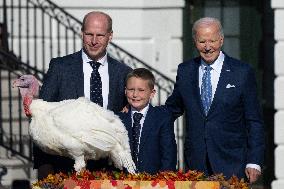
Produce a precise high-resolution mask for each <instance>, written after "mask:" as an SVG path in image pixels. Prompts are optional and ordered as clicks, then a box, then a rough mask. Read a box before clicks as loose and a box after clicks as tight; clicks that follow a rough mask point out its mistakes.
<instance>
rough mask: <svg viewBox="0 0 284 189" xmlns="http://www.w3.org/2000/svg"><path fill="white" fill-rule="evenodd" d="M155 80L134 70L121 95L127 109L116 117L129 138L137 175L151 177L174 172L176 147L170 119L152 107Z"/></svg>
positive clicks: (162, 109)
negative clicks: (161, 172) (124, 99)
mask: <svg viewBox="0 0 284 189" xmlns="http://www.w3.org/2000/svg"><path fill="white" fill-rule="evenodd" d="M154 84H155V78H154V76H153V74H152V73H151V72H150V71H149V70H147V69H145V68H138V69H135V70H133V71H132V72H130V73H129V74H128V75H127V78H126V89H125V94H126V97H127V101H128V103H129V105H130V109H129V111H128V113H119V116H120V118H121V120H122V122H123V123H124V125H125V127H126V129H127V131H128V136H129V143H130V148H131V153H132V158H133V161H134V162H135V164H136V168H137V171H138V172H146V173H150V174H155V173H157V172H159V171H169V170H172V171H175V170H176V164H177V146H176V141H175V134H174V126H173V119H172V117H171V114H170V113H169V112H167V110H166V109H165V108H162V107H157V106H156V107H153V106H152V105H151V104H150V100H151V99H152V98H153V97H154V95H155V92H156V91H155V89H154Z"/></svg>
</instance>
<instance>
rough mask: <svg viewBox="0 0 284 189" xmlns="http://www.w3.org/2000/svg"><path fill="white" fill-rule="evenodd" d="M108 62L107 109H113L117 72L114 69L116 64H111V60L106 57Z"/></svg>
mask: <svg viewBox="0 0 284 189" xmlns="http://www.w3.org/2000/svg"><path fill="white" fill-rule="evenodd" d="M107 60H108V75H109V93H108V107H107V109H112V108H113V102H114V101H115V100H116V99H114V97H115V96H117V95H116V92H117V90H116V88H115V87H116V86H117V84H116V81H117V74H119V73H118V70H117V68H116V64H113V61H112V58H111V57H110V56H108V57H107Z"/></svg>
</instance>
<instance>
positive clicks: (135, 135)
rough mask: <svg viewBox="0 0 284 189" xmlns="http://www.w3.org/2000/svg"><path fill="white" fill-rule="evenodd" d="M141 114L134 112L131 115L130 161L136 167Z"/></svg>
mask: <svg viewBox="0 0 284 189" xmlns="http://www.w3.org/2000/svg"><path fill="white" fill-rule="evenodd" d="M142 117H143V114H141V113H137V112H135V113H134V114H133V126H132V147H133V149H132V159H133V161H134V163H135V164H136V165H137V160H138V146H139V137H140V129H141V124H140V120H141V119H142Z"/></svg>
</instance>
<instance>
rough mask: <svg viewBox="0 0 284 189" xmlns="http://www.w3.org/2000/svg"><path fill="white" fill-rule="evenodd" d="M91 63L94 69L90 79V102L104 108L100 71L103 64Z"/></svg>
mask: <svg viewBox="0 0 284 189" xmlns="http://www.w3.org/2000/svg"><path fill="white" fill-rule="evenodd" d="M89 63H90V65H91V66H92V68H93V71H92V74H91V78H90V100H91V101H92V102H94V103H97V104H98V105H100V106H103V95H102V80H101V76H100V73H99V71H98V70H99V67H100V65H101V64H100V63H99V62H94V61H91V62H89Z"/></svg>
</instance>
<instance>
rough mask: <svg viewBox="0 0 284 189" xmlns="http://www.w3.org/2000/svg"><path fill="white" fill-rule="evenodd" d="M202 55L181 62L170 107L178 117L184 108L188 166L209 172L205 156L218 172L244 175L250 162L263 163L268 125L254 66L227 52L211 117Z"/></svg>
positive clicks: (229, 174)
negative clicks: (203, 81)
mask: <svg viewBox="0 0 284 189" xmlns="http://www.w3.org/2000/svg"><path fill="white" fill-rule="evenodd" d="M200 64H201V59H200V57H198V58H195V59H192V60H190V61H187V62H184V63H182V64H180V65H179V67H178V71H177V77H176V84H175V87H174V91H173V93H172V95H171V96H170V97H169V98H168V99H167V101H166V105H167V107H168V108H169V109H170V110H171V111H172V113H173V115H174V116H175V117H177V116H180V115H181V114H182V113H183V112H184V111H185V116H186V135H185V143H184V155H185V164H186V166H187V168H189V169H197V170H200V171H204V172H207V169H206V154H208V158H209V162H210V165H211V167H212V169H213V172H214V173H224V175H225V176H227V177H231V176H232V175H233V174H234V175H236V176H238V177H245V172H244V171H245V166H246V164H248V163H253V164H258V165H260V166H261V165H262V163H263V159H264V127H263V121H262V116H261V110H260V106H259V102H258V100H257V89H256V80H255V76H254V72H253V70H252V68H251V67H250V66H249V65H248V64H245V63H242V62H240V61H238V60H236V59H233V58H231V57H229V56H227V55H225V60H224V63H223V67H222V71H221V74H220V78H219V82H218V85H217V89H216V92H215V95H214V99H213V101H212V104H211V107H210V110H209V112H208V115H207V116H206V115H205V114H204V111H203V107H202V102H201V98H200V89H199V80H198V78H199V66H200Z"/></svg>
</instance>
